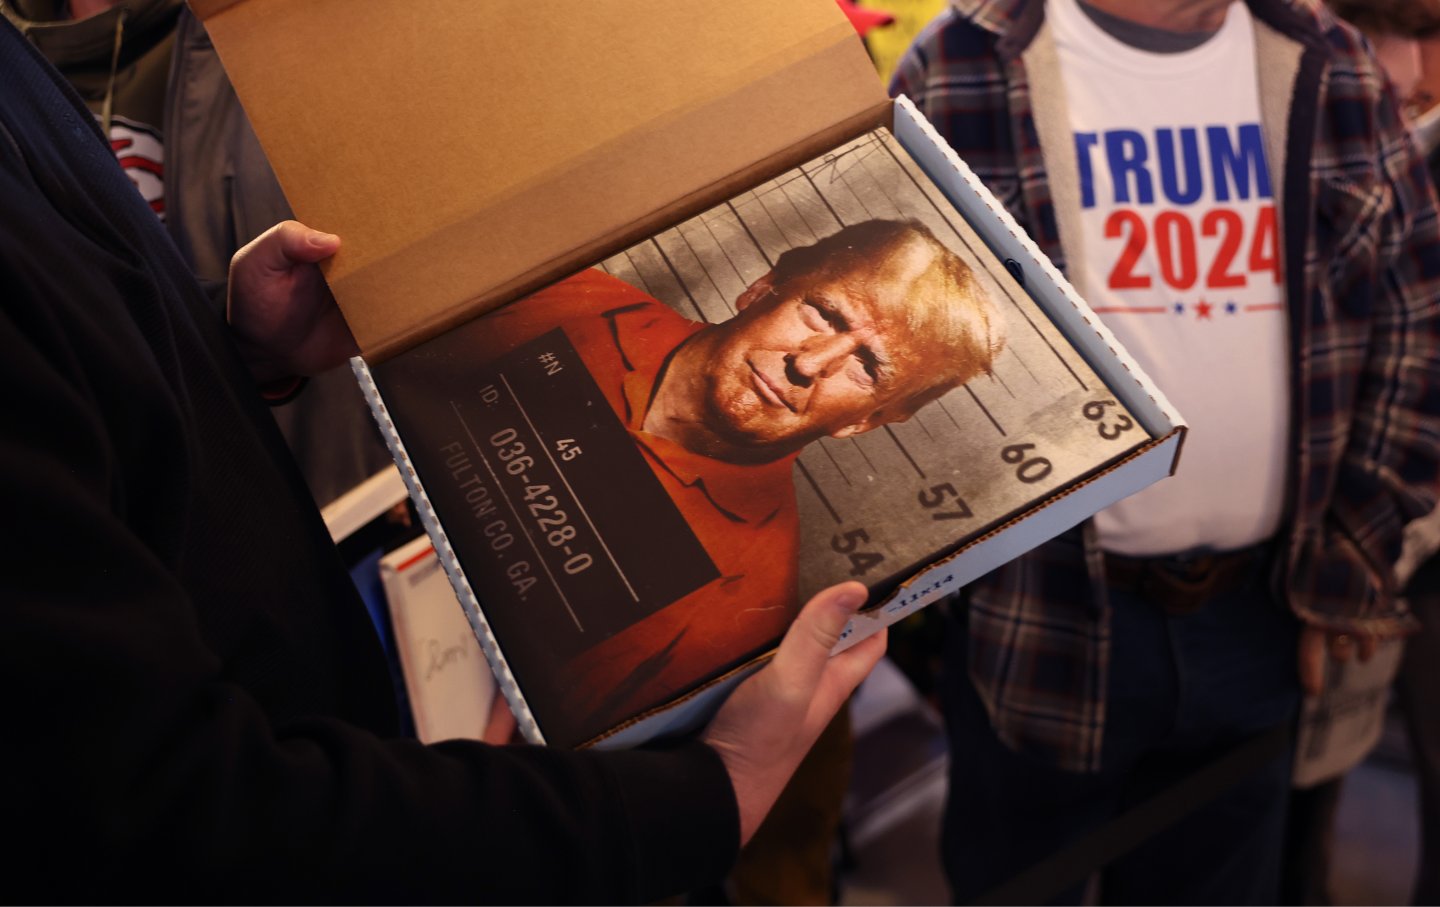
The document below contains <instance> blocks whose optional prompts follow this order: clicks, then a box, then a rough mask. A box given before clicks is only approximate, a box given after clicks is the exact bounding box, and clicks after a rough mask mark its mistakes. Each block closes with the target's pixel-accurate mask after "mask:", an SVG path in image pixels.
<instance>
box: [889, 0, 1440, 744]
mask: <svg viewBox="0 0 1440 907" xmlns="http://www.w3.org/2000/svg"><path fill="white" fill-rule="evenodd" d="M952 2H953V3H954V8H951V9H948V10H947V11H946V12H944V13H943V14H942V15H941V16H940V17H939V18H938V19H937V20H936V21H935V22H933V23H931V25H930V26H928V27H927V28H926V30H925V31H924V32H923V33H922V34H921V35H920V36H919V37H918V38H917V39H916V42H915V44H914V45H913V46H912V47H911V49H910V51H909V53H908V54H907V56H906V58H905V59H904V61H903V62H902V63H901V65H900V67H899V69H898V70H897V72H896V75H895V78H894V81H893V83H892V85H891V93H892V94H902V93H903V94H905V95H908V96H909V97H910V98H911V99H912V100H913V101H914V102H915V103H916V104H917V105H918V106H919V108H920V110H921V111H923V112H924V113H925V115H926V116H927V117H928V118H929V119H930V120H931V122H933V123H934V124H935V126H936V128H937V129H938V130H939V131H940V133H941V134H942V135H944V136H945V137H946V138H947V139H948V140H949V141H950V143H951V144H952V145H953V146H954V147H955V150H956V151H957V152H958V153H959V154H960V156H961V157H962V158H964V159H965V161H966V162H967V163H968V164H969V165H970V167H971V168H972V169H974V171H975V172H976V174H978V175H979V177H980V178H981V179H982V180H983V181H984V182H985V184H986V185H987V186H988V187H989V188H990V190H991V191H992V192H993V193H994V194H995V195H996V196H997V197H998V198H999V200H1000V201H1001V202H1002V203H1003V204H1004V205H1005V206H1006V208H1007V209H1009V211H1010V212H1011V213H1012V214H1013V215H1014V216H1015V218H1016V219H1017V220H1018V221H1019V222H1020V223H1021V224H1022V225H1024V226H1025V228H1026V229H1027V230H1028V231H1029V232H1030V234H1031V236H1032V237H1033V238H1034V240H1035V242H1036V243H1037V244H1038V245H1039V246H1040V248H1041V249H1043V250H1044V251H1045V253H1046V254H1047V255H1049V256H1050V257H1051V258H1052V259H1053V260H1054V262H1055V264H1056V266H1057V267H1059V268H1061V269H1062V270H1063V269H1064V267H1065V256H1064V250H1063V249H1062V248H1061V247H1060V242H1059V234H1058V230H1057V226H1056V217H1055V211H1054V207H1053V204H1052V200H1051V194H1050V188H1049V182H1048V178H1047V175H1046V169H1045V161H1044V157H1043V154H1042V150H1041V148H1040V144H1039V139H1038V134H1037V130H1036V126H1035V121H1034V112H1033V110H1032V107H1031V100H1030V98H1031V96H1030V84H1029V81H1028V79H1027V74H1026V67H1025V64H1024V62H1023V60H1022V58H1021V55H1022V53H1023V52H1024V50H1025V49H1026V47H1027V46H1028V45H1029V44H1030V42H1031V41H1032V40H1033V39H1034V38H1035V36H1036V34H1037V32H1038V31H1039V29H1040V27H1041V25H1042V22H1043V17H1044V2H1043V0H952ZM1246 2H1247V3H1248V5H1249V7H1250V10H1251V13H1252V14H1253V15H1254V17H1255V19H1256V22H1257V25H1258V26H1260V27H1264V28H1266V29H1267V30H1268V31H1269V33H1270V34H1273V35H1274V36H1275V37H1276V39H1277V40H1279V41H1282V42H1290V43H1291V44H1292V46H1293V47H1294V49H1295V54H1296V59H1298V66H1297V68H1296V69H1295V74H1294V80H1293V84H1292V85H1286V87H1287V88H1291V89H1293V90H1292V91H1290V92H1288V93H1287V94H1286V95H1285V96H1284V97H1283V98H1281V99H1280V101H1279V102H1278V103H1279V105H1280V108H1279V109H1280V110H1283V114H1284V117H1285V122H1286V124H1287V128H1286V136H1287V140H1286V143H1285V155H1284V169H1285V172H1284V173H1283V174H1273V175H1272V176H1273V177H1274V178H1273V179H1272V183H1273V184H1274V185H1276V186H1279V187H1281V194H1280V201H1281V204H1280V210H1281V216H1282V217H1283V223H1284V232H1283V237H1284V239H1283V246H1284V249H1283V261H1284V262H1285V263H1286V268H1285V277H1284V280H1285V293H1286V305H1287V315H1288V321H1289V355H1290V366H1291V371H1290V376H1291V377H1290V387H1291V397H1292V415H1291V420H1290V421H1291V424H1290V444H1291V449H1292V450H1293V451H1294V457H1293V459H1292V461H1291V465H1290V470H1289V473H1288V475H1289V478H1288V486H1289V487H1288V488H1287V489H1286V501H1287V504H1286V511H1285V514H1286V515H1285V519H1284V522H1283V524H1282V529H1281V537H1280V540H1279V541H1280V542H1281V550H1282V556H1281V557H1279V558H1277V564H1276V575H1275V577H1274V581H1275V586H1276V590H1277V592H1278V593H1279V595H1280V596H1281V597H1282V599H1283V600H1284V601H1286V602H1287V603H1288V605H1289V606H1290V608H1292V609H1293V610H1294V612H1295V613H1296V614H1297V615H1298V616H1299V617H1300V618H1301V619H1303V620H1305V621H1307V622H1309V623H1311V624H1314V625H1318V626H1324V627H1328V628H1332V629H1340V630H1347V631H1362V632H1379V633H1395V632H1405V631H1407V630H1409V629H1411V626H1412V623H1413V621H1412V619H1411V618H1410V617H1409V615H1408V614H1407V613H1406V610H1405V605H1404V602H1403V600H1402V599H1401V598H1399V596H1398V595H1397V590H1396V587H1395V585H1396V584H1395V581H1394V576H1393V571H1392V566H1393V565H1394V563H1395V561H1396V559H1397V557H1398V555H1399V552H1400V544H1401V534H1402V530H1403V528H1404V526H1405V525H1406V523H1408V522H1409V521H1411V520H1414V519H1416V518H1418V517H1420V516H1422V515H1424V514H1426V513H1428V512H1430V511H1431V510H1432V509H1433V508H1434V505H1435V500H1436V491H1437V488H1436V485H1437V475H1440V470H1437V460H1440V443H1437V442H1440V348H1437V347H1440V319H1437V303H1440V230H1437V216H1436V205H1435V196H1434V191H1433V189H1432V188H1431V187H1430V183H1429V179H1428V176H1427V174H1426V171H1425V166H1424V162H1423V160H1422V159H1421V158H1420V156H1419V154H1418V153H1417V152H1416V150H1415V148H1414V146H1413V143H1412V142H1411V140H1410V138H1409V135H1408V133H1407V131H1406V129H1405V127H1404V125H1403V124H1402V122H1401V119H1400V116H1399V107H1398V103H1397V101H1396V98H1395V96H1394V93H1393V91H1392V90H1390V89H1389V88H1388V87H1387V85H1386V80H1385V78H1384V76H1383V75H1382V73H1381V71H1380V69H1379V67H1378V64H1377V63H1376V62H1375V60H1374V58H1373V56H1372V55H1371V54H1370V52H1369V49H1368V47H1367V46H1366V45H1365V44H1364V41H1363V40H1362V39H1361V38H1360V36H1359V35H1358V33H1356V32H1355V31H1354V30H1353V29H1351V28H1350V27H1349V26H1346V25H1344V24H1342V23H1340V22H1338V21H1337V20H1336V19H1334V18H1333V17H1332V16H1330V15H1329V14H1328V13H1327V12H1326V11H1325V10H1324V9H1323V8H1322V7H1320V6H1319V5H1318V3H1317V2H1315V0H1246ZM1260 62H1261V64H1262V65H1264V63H1265V58H1264V57H1263V56H1262V57H1260ZM1177 102H1181V99H1177ZM1262 103H1263V102H1262ZM1296 262H1301V263H1303V266H1301V267H1295V266H1294V263H1296ZM1181 468H1182V469H1183V468H1184V463H1183V460H1182V463H1181ZM967 592H968V595H967V597H968V599H969V628H970V639H969V649H970V675H971V679H972V681H973V682H974V684H975V687H976V689H977V690H978V692H979V693H980V696H981V699H982V700H983V701H984V702H985V703H986V706H987V708H988V709H989V712H990V716H991V721H992V723H993V725H994V727H995V730H996V732H997V734H998V735H999V736H1000V738H1001V739H1002V740H1004V741H1005V742H1006V744H1007V745H1009V746H1010V747H1011V748H1012V749H1015V750H1017V751H1019V752H1024V753H1028V754H1031V755H1033V756H1037V757H1039V758H1041V759H1044V760H1046V761H1048V762H1051V763H1052V764H1055V765H1057V766H1059V767H1062V768H1065V769H1068V770H1071V771H1098V770H1099V768H1100V752H1101V741H1102V736H1103V732H1104V724H1105V695H1106V677H1107V670H1108V659H1109V606H1108V604H1107V601H1106V595H1105V590H1104V568H1103V561H1102V560H1101V558H1100V556H1099V552H1098V549H1097V548H1096V546H1095V544H1094V538H1093V532H1092V531H1091V530H1090V528H1089V524H1087V526H1086V527H1085V530H1084V531H1083V532H1081V531H1077V532H1075V533H1074V534H1073V537H1072V538H1068V539H1060V540H1057V541H1056V542H1052V543H1049V544H1047V545H1044V546H1041V548H1039V549H1038V550H1036V551H1035V552H1032V553H1031V554H1029V555H1026V556H1024V557H1022V558H1019V559H1018V560H1016V561H1014V562H1012V563H1010V564H1008V565H1006V566H1005V567H1002V568H1001V569H999V570H997V571H995V572H994V573H992V574H990V575H989V576H987V577H984V578H982V579H980V580H978V581H977V582H975V583H974V584H972V586H971V587H970V589H969V590H967Z"/></svg>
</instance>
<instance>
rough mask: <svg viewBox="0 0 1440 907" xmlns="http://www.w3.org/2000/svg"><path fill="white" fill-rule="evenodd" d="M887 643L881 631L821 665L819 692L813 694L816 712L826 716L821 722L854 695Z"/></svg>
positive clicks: (886, 633)
mask: <svg viewBox="0 0 1440 907" xmlns="http://www.w3.org/2000/svg"><path fill="white" fill-rule="evenodd" d="M888 643H889V630H888V629H885V630H881V631H880V632H878V633H876V634H875V635H874V636H869V637H867V638H866V639H865V640H864V641H863V642H859V643H856V644H855V645H854V646H852V647H851V648H849V649H846V650H845V651H844V652H841V653H840V654H839V655H836V656H835V657H833V658H831V659H830V661H829V663H828V664H826V665H825V673H824V676H822V677H821V678H820V688H819V691H818V692H817V693H816V694H815V703H816V709H817V712H822V713H826V715H825V720H826V721H827V722H828V721H829V716H830V715H833V714H834V713H835V712H836V711H838V710H839V708H840V705H841V704H842V703H843V702H844V701H845V700H846V699H848V698H850V694H851V693H853V692H855V688H856V687H858V686H859V685H860V682H861V681H863V680H864V679H865V678H866V677H869V676H870V672H871V671H872V670H873V669H874V668H875V665H876V663H878V662H879V661H880V658H881V656H883V655H884V654H885V649H886V646H887V645H888Z"/></svg>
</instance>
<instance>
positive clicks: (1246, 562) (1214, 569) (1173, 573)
mask: <svg viewBox="0 0 1440 907" xmlns="http://www.w3.org/2000/svg"><path fill="white" fill-rule="evenodd" d="M1270 547H1271V546H1270V543H1269V542H1263V543H1261V544H1258V545H1252V546H1250V547H1248V548H1237V549H1235V550H1234V551H1221V552H1217V553H1213V554H1199V555H1189V556H1173V557H1125V556H1124V555H1119V554H1111V553H1110V552H1108V551H1107V552H1105V582H1106V585H1107V586H1109V587H1110V588H1111V589H1115V590H1117V591H1122V592H1130V593H1133V594H1135V595H1138V596H1140V597H1141V598H1143V599H1145V600H1146V601H1148V602H1150V603H1151V604H1154V605H1156V606H1158V607H1160V608H1163V609H1164V610H1165V611H1166V612H1167V613H1169V614H1175V615H1183V614H1193V613H1195V612H1196V611H1198V610H1200V608H1201V606H1202V605H1204V604H1205V602H1206V601H1208V600H1210V599H1212V598H1215V597H1217V596H1220V595H1226V594H1228V593H1230V592H1234V591H1235V590H1237V589H1239V588H1240V587H1242V586H1243V585H1245V582H1246V580H1248V579H1249V578H1250V576H1251V571H1252V570H1253V569H1254V568H1255V567H1256V566H1257V565H1258V564H1259V563H1260V562H1262V561H1263V560H1264V559H1265V558H1267V557H1268V556H1269V553H1270Z"/></svg>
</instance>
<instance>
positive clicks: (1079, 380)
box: [882, 143, 1090, 390]
mask: <svg viewBox="0 0 1440 907" xmlns="http://www.w3.org/2000/svg"><path fill="white" fill-rule="evenodd" d="M882 146H883V147H884V148H885V153H886V154H889V155H890V157H891V159H892V160H894V161H895V163H896V165H897V166H898V167H899V168H900V170H901V171H902V172H903V173H904V174H905V176H906V177H907V178H908V179H909V180H910V182H911V183H913V184H914V185H915V188H916V189H918V190H919V191H920V194H921V195H922V196H924V197H925V200H926V201H928V202H929V203H930V206H931V207H932V208H934V209H935V213H936V214H938V215H940V217H941V219H942V220H944V221H945V223H946V224H947V225H949V227H950V229H951V230H954V231H955V236H956V238H957V239H959V240H960V242H961V243H962V244H964V246H965V248H966V249H967V250H969V252H970V254H971V255H973V256H975V258H976V259H978V260H980V261H987V260H994V258H995V255H994V253H992V252H990V250H989V248H988V247H987V248H986V250H985V254H984V255H983V256H982V255H980V254H979V253H977V252H976V251H975V249H974V248H972V247H971V245H970V241H969V240H968V239H966V238H965V234H964V233H963V232H962V231H960V230H959V229H957V228H956V227H955V224H954V223H953V222H951V220H950V218H949V217H948V216H946V214H945V211H944V209H942V208H941V207H940V205H939V204H938V203H936V201H935V199H933V198H931V197H930V193H928V192H926V191H925V190H924V188H923V187H922V186H921V185H920V181H919V180H918V179H916V178H915V174H913V173H911V172H910V168H908V167H906V166H905V164H904V162H903V161H901V160H900V158H899V156H898V155H896V154H895V149H893V148H891V147H890V146H889V145H888V144H885V143H882ZM937 188H938V187H937ZM995 283H996V284H997V285H998V286H999V287H1000V290H1001V292H1003V293H1004V294H1005V296H1006V298H1008V299H1009V300H1010V304H1011V305H1013V306H1014V307H1015V309H1016V311H1018V312H1019V313H1020V317H1021V318H1024V319H1025V321H1026V323H1027V324H1029V325H1030V329H1031V330H1033V331H1034V332H1035V333H1036V334H1038V335H1039V336H1040V340H1041V341H1042V342H1043V343H1044V344H1045V345H1046V346H1047V347H1049V348H1050V352H1051V353H1054V354H1055V358H1056V359H1057V360H1059V362H1060V364H1061V365H1062V366H1064V367H1065V371H1067V372H1069V373H1070V377H1071V378H1074V379H1075V383H1076V384H1078V385H1080V388H1081V389H1082V390H1089V389H1090V388H1089V387H1088V386H1087V385H1086V384H1085V381H1084V380H1083V379H1082V378H1081V377H1080V376H1079V375H1077V374H1076V373H1075V369H1074V368H1072V367H1071V366H1070V363H1069V362H1068V361H1067V360H1066V359H1065V357H1064V356H1062V355H1061V354H1060V351H1059V350H1057V349H1056V348H1055V345H1054V344H1052V343H1051V342H1050V338H1049V337H1047V336H1046V335H1045V332H1044V331H1042V330H1040V329H1039V328H1038V327H1037V326H1036V325H1035V322H1034V321H1033V320H1031V318H1030V313H1029V312H1028V311H1026V310H1025V308H1024V307H1023V306H1021V305H1020V303H1019V302H1018V301H1016V299H1015V296H1014V294H1012V293H1011V292H1010V287H1009V286H1008V284H1007V283H1006V282H1005V281H1003V280H996V281H995ZM1016 358H1017V359H1019V357H1018V356H1017V357H1016ZM1022 364H1023V362H1022ZM1026 370H1027V371H1028V370H1029V367H1028V366H1027V367H1026ZM1032 375H1033V372H1032ZM1036 380H1037V381H1038V380H1039V379H1038V378H1037V379H1036Z"/></svg>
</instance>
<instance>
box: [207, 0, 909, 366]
mask: <svg viewBox="0 0 1440 907" xmlns="http://www.w3.org/2000/svg"><path fill="white" fill-rule="evenodd" d="M190 5H191V7H192V8H193V9H194V11H195V13H196V15H198V16H199V17H200V18H201V19H202V20H203V21H204V22H205V25H206V28H207V29H208V31H209V33H210V36H211V38H212V40H213V41H214V43H215V46H216V49H217V50H218V51H219V53H220V56H221V59H222V61H223V63H224V65H225V68H226V70H227V71H228V73H229V74H230V78H231V81H232V82H233V83H234V85H235V89H236V92H237V94H238V95H239V97H240V99H241V102H242V103H243V104H244V106H245V109H246V112H247V113H248V114H249V116H250V119H251V122H252V124H253V125H254V127H255V131H256V133H257V134H258V135H259V137H260V140H261V143H262V144H263V145H264V148H265V151H266V154H267V155H268V157H269V159H270V163H271V165H272V166H273V167H274V169H275V172H276V174H277V176H278V177H279V179H280V183H281V186H282V187H283V188H284V190H285V193H286V196H287V197H288V198H289V200H290V203H291V206H292V208H293V209H294V210H295V214H296V216H297V217H298V218H299V219H300V220H301V221H304V222H305V223H307V224H309V225H310V226H313V227H316V228H317V229H322V230H326V231H329V232H332V233H337V234H339V235H340V236H341V237H342V239H343V242H344V246H343V248H342V249H341V251H340V252H339V253H338V254H337V255H336V256H335V258H334V259H332V260H331V261H330V262H329V263H328V264H327V266H326V267H327V270H326V276H327V279H328V280H329V282H330V286H331V288H332V289H333V291H334V293H335V297H336V299H337V300H338V301H339V303H340V307H341V309H342V310H343V311H344V313H345V317H346V320H347V321H348V322H349V324H350V328H351V330H352V331H353V332H354V334H355V337H356V339H357V341H358V342H359V344H360V348H361V350H362V352H363V353H364V354H365V355H366V357H367V358H369V359H371V360H372V361H377V360H382V359H384V358H386V357H388V356H390V355H393V354H394V353H395V352H398V351H400V350H402V349H405V348H408V347H409V346H411V345H413V344H415V343H418V342H420V341H422V340H424V339H427V338H428V337H431V336H434V335H435V334H438V333H440V332H442V331H444V330H446V329H447V328H449V327H451V326H453V325H454V324H456V323H459V322H461V321H464V320H466V319H469V318H471V317H474V316H475V315H478V314H480V313H482V312H485V311H488V310H490V309H493V308H495V307H496V306H497V305H499V304H502V303H504V302H506V301H508V300H509V299H511V298H513V297H515V296H517V295H520V294H522V293H526V292H529V291H531V290H533V289H537V288H538V287H540V286H542V285H544V284H546V283H549V282H552V281H554V280H557V279H559V278H561V277H564V276H566V275H568V274H569V273H571V272H573V271H575V270H578V269H580V268H582V267H585V266H587V265H589V264H591V263H593V262H594V261H596V260H597V259H599V258H600V257H603V255H605V254H608V253H609V252H610V251H613V250H615V249H618V248H621V247H623V246H625V245H627V244H628V243H629V242H631V241H633V240H635V239H638V238H640V237H642V236H644V235H646V234H648V233H650V232H653V231H654V230H655V229H658V228H659V227H661V226H663V225H665V224H666V223H668V222H670V221H673V220H675V219H676V218H678V217H681V216H684V215H686V214H689V213H694V212H696V211H699V210H701V209H703V208H704V207H707V206H708V205H710V204H713V203H715V202H718V201H721V200H723V199H724V198H726V197H728V195H733V194H734V192H735V191H736V190H737V188H741V187H739V186H738V185H737V184H738V182H739V181H740V180H742V179H744V178H746V176H747V175H748V174H758V173H760V172H763V171H764V170H766V169H783V166H788V165H789V164H793V163H797V162H798V161H799V160H801V159H803V158H804V157H805V155H806V154H807V153H811V152H813V151H814V150H815V149H818V148H822V147H824V146H825V145H826V144H827V143H828V144H834V141H833V137H834V136H836V135H837V134H840V133H846V132H848V133H854V132H856V131H858V130H859V129H860V128H862V124H866V123H870V122H874V121H877V120H878V119H879V118H880V117H881V116H883V111H884V110H885V106H886V98H885V94H884V91H883V89H882V87H881V85H880V83H879V81H878V79H877V77H876V75H875V71H874V69H873V67H872V66H871V64H870V60H869V57H868V56H867V55H866V53H865V51H864V49H863V46H862V45H861V43H860V41H859V39H858V38H857V37H856V35H855V32H854V30H853V29H852V28H851V26H850V24H849V23H848V22H847V21H846V19H845V16H844V15H843V14H842V13H841V11H840V9H839V8H838V7H837V6H836V4H835V3H834V2H833V0H786V2H783V3H777V2H775V0H727V2H725V3H703V2H683V3H676V2H673V0H603V2H596V0H547V2H545V3H520V4H493V3H476V2H474V0H427V2H424V3H400V4H380V3H375V2H372V0H190ZM792 158H793V160H792Z"/></svg>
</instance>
